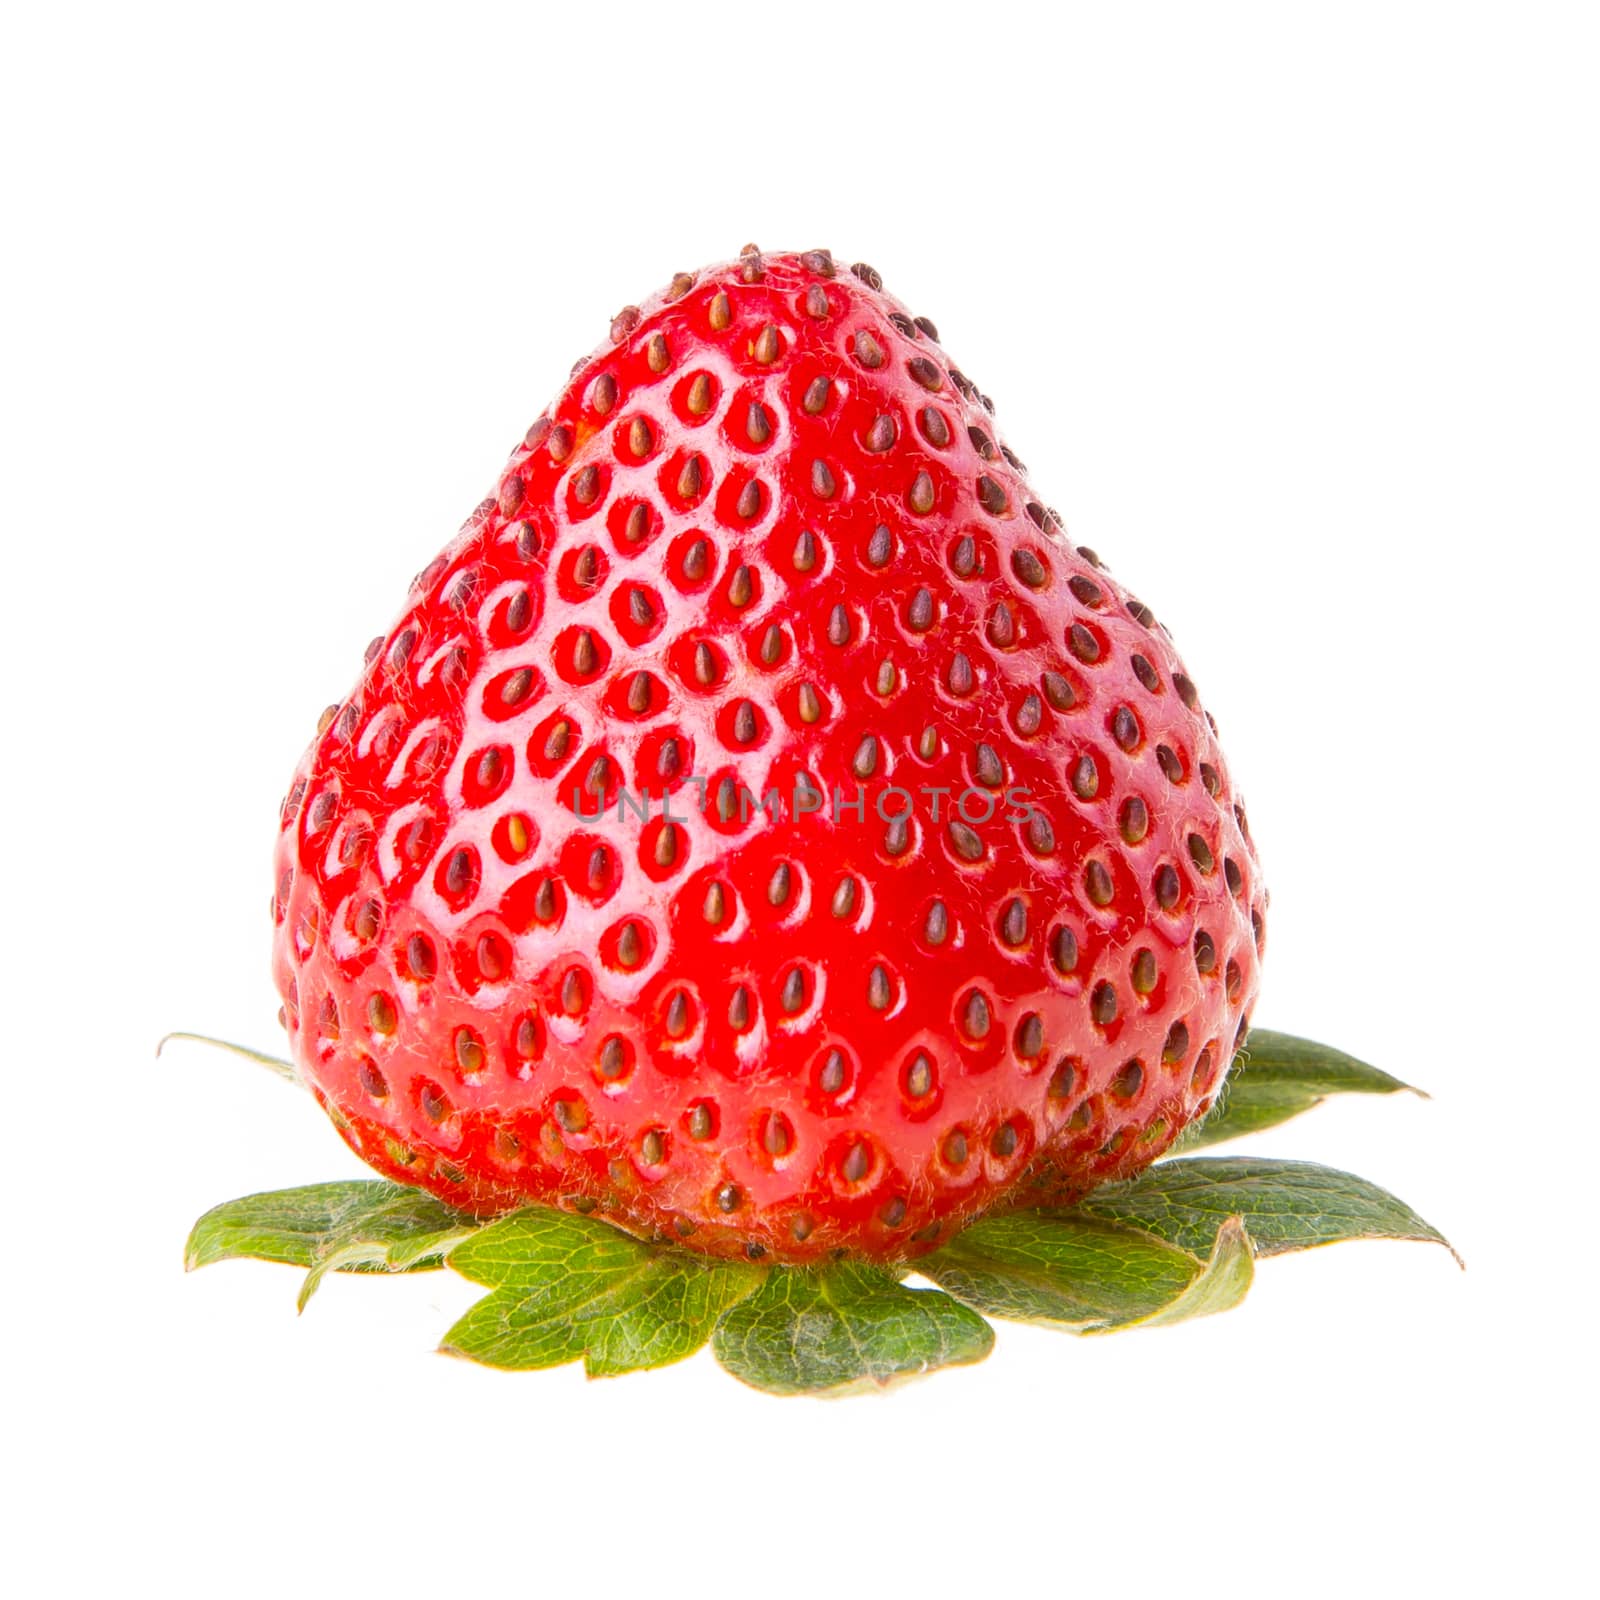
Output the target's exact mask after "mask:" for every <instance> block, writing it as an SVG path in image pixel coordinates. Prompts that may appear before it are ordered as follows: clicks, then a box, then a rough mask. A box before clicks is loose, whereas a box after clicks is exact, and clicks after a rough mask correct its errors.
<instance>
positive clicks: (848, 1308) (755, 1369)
mask: <svg viewBox="0 0 1600 1600" xmlns="http://www.w3.org/2000/svg"><path fill="white" fill-rule="evenodd" d="M993 1345H994V1330H993V1329H992V1328H991V1327H990V1326H989V1324H988V1323H987V1322H985V1321H984V1320H983V1318H982V1317H980V1316H979V1315H978V1314H977V1313H976V1312H975V1311H973V1310H971V1309H969V1308H968V1307H966V1306H964V1305H961V1304H959V1303H958V1302H957V1301H955V1300H952V1299H951V1298H950V1296H949V1295H946V1294H941V1293H940V1292H939V1291H938V1290H936V1289H907V1288H904V1287H902V1286H901V1285H900V1284H898V1283H897V1282H895V1280H894V1278H893V1277H892V1276H891V1275H890V1274H889V1273H886V1272H881V1271H879V1270H877V1269H876V1268H873V1267H868V1266H865V1265H862V1264H861V1263H858V1262H850V1261H840V1262H837V1263H834V1264H833V1265H830V1266H827V1267H823V1268H820V1269H803V1268H799V1267H774V1268H772V1269H771V1270H770V1271H769V1272H768V1274H767V1277H766V1281H765V1282H764V1283H763V1284H762V1285H761V1287H760V1288H759V1289H757V1290H756V1291H755V1293H754V1294H752V1295H751V1296H750V1297H749V1298H748V1299H746V1300H743V1301H741V1302H740V1303H739V1304H738V1305H736V1306H734V1307H733V1309H732V1310H730V1311H729V1312H727V1314H726V1315H725V1316H724V1317H723V1318H722V1320H721V1322H719V1323H718V1324H717V1331H716V1333H715V1335H714V1336H713V1339H712V1345H711V1347H712V1349H713V1351H714V1352H715V1353H716V1357H717V1360H718V1361H720V1362H721V1363H722V1365H723V1366H724V1367H725V1368H726V1369H727V1370H728V1371H729V1372H731V1373H732V1374H733V1375H734V1377H736V1378H738V1379H739V1380H740V1381H741V1382H743V1383H747V1384H749V1385H750V1386H751V1387H752V1388H755V1389H762V1390H765V1391H766V1392H767V1393H768V1394H828V1393H834V1394H838V1393H847V1392H850V1391H853V1390H859V1389H883V1388H887V1387H888V1385H889V1384H891V1383H893V1382H895V1381H896V1380H899V1379H905V1378H908V1377H913V1376H916V1375H917V1374H920V1373H924V1372H931V1371H933V1370H934V1369H935V1368H937V1367H948V1366H959V1365H962V1364H965V1363H967V1362H971V1361H981V1360H983V1358H984V1357H985V1356H986V1355H988V1353H989V1351H990V1350H991V1349H992V1348H993Z"/></svg>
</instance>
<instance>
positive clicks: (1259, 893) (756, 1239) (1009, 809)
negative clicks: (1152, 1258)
mask: <svg viewBox="0 0 1600 1600" xmlns="http://www.w3.org/2000/svg"><path fill="white" fill-rule="evenodd" d="M992 410H993V408H992V406H991V404H990V402H989V400H988V398H987V397H986V396H984V395H983V394H981V393H980V392H979V391H978V390H977V389H976V388H975V387H974V385H973V384H972V383H971V382H970V381H969V380H968V379H967V378H966V377H965V376H964V375H963V374H962V373H961V372H960V370H959V369H958V368H956V367H955V366H954V365H953V364H952V363H951V361H950V359H949V357H948V356H947V355H946V354H945V352H944V349H943V347H942V346H941V344H940V341H939V336H938V333H937V332H936V330H935V328H934V326H933V324H932V323H931V322H929V321H928V320H927V319H926V318H923V317H913V316H912V315H910V313H909V312H908V310H907V309H906V308H905V307H904V306H903V305H902V304H901V303H900V302H899V301H898V300H896V299H895V298H894V297H893V296H892V295H890V294H888V293H887V292H886V291H885V290H884V289H883V286H882V284H881V282H880V280H879V277H878V275H877V273H875V272H874V271H873V270H872V269H871V268H870V267H867V266H865V265H861V264H858V265H856V266H854V267H848V266H845V265H844V264H843V263H837V264H836V263H835V262H834V261H833V259H832V258H831V257H830V256H829V255H828V253H827V252H825V251H811V252H806V253H803V254H788V253H785V254H761V253H759V252H757V251H755V250H754V249H747V250H746V251H745V252H744V254H743V255H741V256H740V257H739V258H738V259H736V260H734V261H731V262H728V263H725V264H722V265H718V266H714V267H710V268H707V269H705V270H703V271H701V272H698V273H680V274H679V275H678V276H677V277H675V278H674V279H673V281H672V283H671V285H670V286H669V287H668V288H667V289H666V290H664V291H663V292H661V293H660V294H657V295H655V296H654V297H652V298H651V299H649V300H648V301H646V302H644V303H643V304H642V305H640V306H638V307H628V308H627V309H625V310H624V311H623V312H622V313H620V314H619V315H618V316H617V317H616V319H615V320H614V321H613V323H612V325H611V329H610V337H609V338H608V339H607V340H606V341H605V343H604V344H603V345H602V346H601V348H600V349H599V350H598V351H596V352H595V353H594V354H593V355H592V356H590V357H589V358H587V359H586V360H584V361H583V362H582V363H581V364H580V365H579V366H578V367H576V368H575V369H574V371H573V375H572V377H571V380H570V381H569V382H568V384H567V386H566V387H565V388H564V389H563V390H562V392H561V394H560V395H559V397H558V398H557V399H556V401H555V402H554V404H553V405H552V406H551V407H550V409H549V410H548V411H547V412H546V414H545V415H544V416H542V417H541V418H539V420H538V421H536V422H535V423H534V425H533V426H532V427H531V428H530V429H529V430H528V433H527V436H526V438H525V439H524V441H523V442H522V443H521V444H520V445H519V446H518V447H517V449H516V450H515V451H514V452H513V454H512V456H511V459H510V461H509V463H508V464H507V466H506V468H505V470H504V471H503V473H502V474H501V477H500V479H499V483H498V485H497V487H496V489H495V492H494V494H493V495H492V496H491V497H490V498H489V499H486V500H485V501H484V502H483V503H482V505H480V506H479V507H478V509H477V510H476V512H475V513H474V514H473V516H472V517H471V519H470V520H469V521H468V522H467V524H466V526H465V527H464V528H463V529H462V531H461V532H460V534H459V535H458V536H457V537H456V539H455V540H454V542H453V543H451V544H450V545H449V546H448V548H447V549H446V550H445V551H444V552H443V554H441V555H440V556H439V557H438V558H437V559H436V560H435V561H434V562H433V563H432V564H431V565H430V566H429V567H428V568H427V570H426V571H425V572H423V573H422V574H421V575H420V576H419V577H418V578H417V580H416V581H415V583H414V584H413V585H412V588H411V591H410V593H409V595H408V596H407V599H406V603H405V607H404V609H403V611H402V612H401V614H400V616H399V618H398V619H397V620H396V622H395V624H394V626H393V628H392V629H391V630H390V631H389V632H388V633H387V634H386V635H385V636H384V637H382V638H380V639H377V640H375V641H374V642H373V644H372V645H371V646H370V648H369V649H368V652H367V656H366V663H365V667H364V670H363V671H362V673H361V676H360V678H359V681H358V682H357V683H356V685H355V687H354V688H353V689H352V691H351V692H350V694H349V696H348V698H346V699H345V700H344V701H342V702H341V703H339V704H338V705H336V706H333V707H331V708H330V709H329V710H328V712H327V713H325V715H324V717H323V720H322V723H321V725H320V728H319V731H318V734H317V736H316V739H315V741H314V742H313V743H312V745H311V747H310V749H309V750H308V751H307V752H306V754H305V756H304V758H303V760H302V762H301V764H300V766H299V769H298V771H297V772H296V775H295V777H294V780H293V783H292V786H291V788H290V791H289V794H288V797H287V799H286V800H285V802H284V805H283V809H282V819H281V829H280V833H279V837H278V843H277V854H276V887H275V893H274V895H273V900H272V914H273V918H274V923H275V937H274V972H275V977H276V981H277V985H278V988H279V991H280V994H281V996H282V999H283V1020H284V1024H285V1026H286V1028H287V1030H288V1034H289V1039H290V1042H291V1047H292V1053H293V1057H294V1061H295V1065H296V1068H297V1070H298V1072H299V1073H300V1075H301V1076H302V1078H303V1079H304V1080H305V1082H306V1083H307V1084H308V1085H309V1086H310V1087H311V1089H312V1090H313V1091H314V1093H315V1094H316V1096H317V1099H318V1100H319V1102H320V1103H321V1104H322V1105H323V1106H324V1108H325V1109H326V1110H327V1112H328V1114H329V1115H330V1116H331V1117H332V1119H333V1121H334V1123H335V1125H336V1126H337V1128H338V1129H339V1131H340V1133H341V1134H342V1135H343V1136H344V1138H345V1139H346V1141H347V1142H348V1143H349V1144H350V1146H351V1147H352V1148H353V1149H354V1150H355V1151H356V1152H357V1154H358V1155H360V1156H361V1157H362V1158H363V1159H364V1160H365V1161H367V1162H368V1163H369V1164H370V1165H371V1166H373V1167H374V1168H376V1169H377V1170H378V1171H380V1172H382V1173H384V1174H386V1175H387V1176H389V1177H392V1178H395V1179H398V1180H401V1181H403V1182H405V1183H410V1184H418V1185H421V1186H423V1187H424V1188H426V1189H428V1190H430V1191H432V1192H433V1193H434V1194H436V1195H438V1196H439V1197H440V1198H442V1199H443V1200H445V1201H447V1202H449V1203H450V1204H451V1205H454V1206H457V1207H460V1208H463V1209H465V1210H468V1211H471V1212H473V1213H476V1214H478V1215H488V1214H492V1213H495V1212H499V1211H504V1210H508V1209H511V1208H515V1207H518V1206H523V1205H529V1204H548V1205H557V1206H561V1207H564V1208H568V1209H574V1210H578V1211H583V1212H592V1213H593V1214H595V1215H596V1216H598V1217H603V1218H606V1219H608V1220H610V1221H612V1222H614V1223H616V1224H617V1225H618V1226H620V1227H623V1228H626V1229H628V1230H630V1231H632V1232H635V1233H638V1234H641V1235H645V1236H648V1237H659V1238H664V1239H670V1240H672V1241H675V1242H678V1243H681V1244H683V1245H685V1246H686V1247H688V1248H691V1249H701V1250H705V1251H708V1252H711V1253H713V1254H720V1255H740V1256H749V1257H751V1258H760V1257H767V1258H769V1259H775V1260H786V1261H808V1260H813V1259H816V1258H819V1257H822V1256H825V1255H829V1254H831V1253H834V1252H837V1251H846V1252H849V1253H850V1254H852V1255H858V1256H862V1257H866V1258H871V1259H879V1260H892V1259H902V1258H908V1257H912V1256H915V1255H917V1254H918V1253H920V1252H922V1251H924V1250H928V1249H931V1248H933V1247H934V1246H936V1245H937V1244H938V1243H940V1242H941V1241H943V1240H945V1239H947V1238H949V1237H950V1235H951V1234H952V1233H954V1232H955V1231H956V1230H957V1229H959V1228H960V1227H961V1226H962V1225H963V1224H964V1223H966V1222H968V1221H970V1220H972V1219H973V1218H974V1217H975V1216H977V1215H978V1214H980V1213H982V1212H984V1211H987V1210H991V1209H993V1208H996V1207H997V1206H1015V1205H1019V1204H1041V1203H1064V1202H1067V1201H1070V1200H1072V1199H1074V1198H1076V1197H1078V1196H1080V1195H1082V1194H1083V1193H1084V1192H1086V1191H1087V1190H1089V1189H1090V1188H1092V1187H1093V1186H1094V1185H1095V1184H1097V1183H1099V1182H1102V1181H1104V1180H1106V1179H1109V1178H1118V1177H1126V1176H1128V1175H1130V1174H1132V1173H1133V1172H1135V1171H1137V1170H1139V1169H1140V1168H1142V1167H1143V1166H1145V1165H1146V1164H1148V1163H1149V1162H1150V1161H1152V1160H1154V1159H1155V1157H1157V1156H1158V1155H1160V1154H1161V1153H1162V1152H1163V1151H1164V1150H1165V1149H1166V1148H1167V1147H1168V1146H1169V1145H1170V1144H1171V1142H1172V1141H1173V1140H1174V1139H1175V1138H1176V1137H1177V1135H1178V1134H1179V1133H1180V1132H1181V1130H1182V1129H1183V1127H1184V1126H1185V1124H1186V1123H1188V1122H1189V1121H1190V1120H1191V1119H1193V1118H1195V1117H1196V1116H1198V1115H1201V1114H1203V1113H1204V1112H1205V1111H1207V1110H1209V1108H1210V1107H1211V1105H1212V1103H1213V1100H1214V1099H1215V1096H1216V1094H1217V1091H1218V1089H1219V1087H1220V1086H1221V1084H1222V1081H1223V1079H1224V1077H1225V1074H1226V1072H1227V1069H1228V1066H1229V1063H1230V1061H1231V1060H1232V1058H1233V1055H1234V1051H1235V1049H1236V1047H1237V1044H1238V1043H1239V1042H1240V1040H1241V1038H1242V1036H1243V1032H1244V1029H1245V1026H1246V1021H1247V1017H1248V1014H1249V1011H1250V1007H1251V1005H1252V1003H1253V1000H1254V997H1255V994H1256V988H1257V981H1258V971H1259V960H1260V953H1261V948H1262V940H1263V932H1264V924H1263V915H1264V909H1265V904H1266V895H1265V892H1264V889H1263V886H1262V882H1261V877H1260V872H1259V869H1258V866H1257V862H1256V858H1255V853H1254V850H1253V847H1252V845H1251V842H1250V836H1249V831H1248V827H1247V825H1246V821H1245V814H1244V810H1243V807H1242V805H1241V803H1240V800H1239V796H1238V794H1237V793H1236V791H1235V789H1234V785H1233V782H1232V779H1231V778H1230V776H1229V772H1228V767H1227V763H1226V762H1225V760H1224V758H1223V755H1222V752H1221V750H1220V748H1219V746H1218V742H1217V736H1216V730H1215V726H1214V724H1213V722H1212V719H1211V717H1210V716H1209V714H1208V713H1207V712H1206V711H1205V710H1204V709H1203V707H1202V705H1201V703H1200V700H1199V698H1198V696H1197V693H1196V690H1195V686H1194V684H1193V682H1192V681H1191V680H1190V678H1189V677H1188V676H1187V674H1186V672H1185V670H1184V667H1183V664H1182V662H1181V661H1180V660H1179V658H1178V655H1177V653H1176V651H1175V650H1174V648H1173V645H1172V641H1171V639H1170V638H1169V636H1168V634H1167V633H1166V631H1165V629H1164V628H1163V627H1162V626H1161V624H1160V623H1159V622H1158V621H1157V620H1156V619H1155V617H1154V616H1153V615H1152V613H1151V611H1150V609H1149V608H1148V607H1147V606H1146V605H1145V604H1144V603H1143V602H1142V601H1141V600H1140V599H1137V598H1135V596H1134V595H1132V594H1130V593H1129V592H1128V591H1127V590H1126V589H1125V588H1123V587H1122V586H1121V585H1120V584H1119V583H1118V582H1117V581H1116V580H1115V579H1114V578H1112V577H1111V576H1110V574H1109V573H1108V572H1107V570H1106V569H1105V567H1104V566H1103V565H1102V563H1101V561H1100V560H1099V558H1098V557H1097V556H1096V555H1095V554H1094V553H1093V552H1092V551H1090V550H1088V549H1075V548H1074V547H1073V545H1072V544H1071V543H1070V542H1069V540H1068V539H1067V537H1066V534H1065V533H1064V531H1063V528H1062V525H1061V522H1060V520H1059V518H1058V516H1057V514H1056V513H1055V512H1054V511H1052V510H1050V509H1047V508H1046V506H1045V504H1044V503H1043V501H1042V500H1041V498H1040V496H1039V495H1038V494H1036V492H1035V491H1034V490H1033V489H1032V488H1031V487H1030V485H1029V482H1028V478H1027V475H1026V472H1025V470H1024V468H1023V465H1022V463H1021V462H1020V461H1019V460H1018V459H1017V457H1016V456H1015V455H1014V454H1013V453H1012V451H1011V450H1010V449H1009V448H1008V447H1007V445H1006V444H1005V443H1004V442H1003V440H1002V438H1001V436H1000V434H999V432H998V431H997V428H996V425H995V421H994V417H993V415H992Z"/></svg>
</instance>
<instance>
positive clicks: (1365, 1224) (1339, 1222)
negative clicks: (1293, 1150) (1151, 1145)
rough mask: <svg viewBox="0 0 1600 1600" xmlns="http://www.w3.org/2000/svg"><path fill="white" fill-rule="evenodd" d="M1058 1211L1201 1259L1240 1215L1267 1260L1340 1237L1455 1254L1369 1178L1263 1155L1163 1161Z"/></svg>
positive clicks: (1437, 1235)
mask: <svg viewBox="0 0 1600 1600" xmlns="http://www.w3.org/2000/svg"><path fill="white" fill-rule="evenodd" d="M1051 1214H1053V1215H1061V1216H1070V1217H1084V1216H1087V1217H1098V1218H1099V1219H1101V1220H1102V1221H1105V1222H1114V1223H1125V1224H1127V1225H1128V1226H1129V1227H1134V1228H1141V1229H1144V1230H1145V1231H1146V1232H1148V1233H1151V1234H1153V1235H1154V1236H1155V1237H1156V1238H1158V1239H1162V1240H1165V1241H1166V1243H1168V1244H1171V1245H1176V1246H1177V1247H1178V1248H1179V1249H1180V1250H1188V1251H1191V1252H1192V1253H1194V1254H1196V1255H1199V1254H1201V1253H1203V1252H1207V1251H1210V1250H1211V1249H1212V1248H1213V1246H1214V1245H1215V1243H1216V1239H1217V1233H1218V1230H1219V1229H1220V1228H1221V1227H1222V1225H1223V1223H1224V1222H1225V1221H1226V1220H1227V1219H1228V1218H1229V1217H1235V1216H1237V1217H1242V1218H1243V1219H1244V1223H1245V1226H1246V1227H1247V1228H1248V1229H1249V1230H1250V1238H1251V1241H1252V1242H1253V1243H1254V1245H1255V1248H1256V1254H1257V1255H1262V1256H1271V1255H1279V1254H1281V1253H1282V1252H1284V1251H1286V1250H1306V1249H1309V1248H1311V1247H1312V1246H1313V1245H1319V1244H1332V1243H1334V1242H1336V1241H1337V1240H1341V1239H1421V1240H1428V1241H1430V1242H1432V1243H1436V1244H1442V1245H1444V1246H1445V1248H1446V1249H1450V1245H1449V1241H1448V1240H1446V1239H1445V1237H1444V1235H1443V1234H1441V1233H1440V1232H1439V1231H1438V1229H1436V1228H1434V1227H1432V1226H1431V1225H1430V1224H1428V1223H1426V1222H1424V1221H1423V1220H1422V1218H1421V1217H1419V1216H1418V1215H1417V1214H1416V1212H1415V1211H1413V1210H1412V1209H1411V1207H1410V1206H1408V1205H1406V1204H1405V1202H1404V1201H1402V1200H1397V1199H1396V1198H1395V1197H1394V1196H1393V1195H1392V1194H1390V1193H1388V1192H1387V1191H1386V1190H1384V1189H1380V1188H1379V1187H1378V1186H1377V1185H1376V1184H1375V1183H1368V1182H1367V1180H1366V1179H1365V1178H1357V1177H1355V1176H1354V1175H1352V1174H1351V1173H1348V1172H1339V1171H1336V1170H1335V1169H1334V1168H1332V1167H1319V1166H1316V1165H1314V1164H1313V1163H1312V1162H1309V1161H1274V1160H1266V1159H1263V1158H1261V1157H1259V1156H1258V1157H1251V1156H1233V1157H1225V1156H1197V1157H1192V1158H1189V1159H1187V1160H1183V1161H1163V1162H1158V1163H1157V1164H1156V1165H1155V1166H1153V1167H1150V1168H1148V1169H1147V1170H1146V1171H1144V1172H1142V1173H1141V1174H1140V1175H1139V1176H1138V1177H1137V1178H1132V1179H1130V1180H1128V1181H1127V1182H1126V1183H1108V1184H1105V1185H1103V1186H1102V1187H1101V1188H1098V1189H1096V1190H1095V1191H1094V1192H1093V1193H1092V1194H1090V1195H1089V1196H1088V1197H1087V1198H1085V1199H1084V1200H1081V1201H1080V1202H1079V1203H1078V1205H1077V1206H1076V1207H1074V1208H1073V1210H1072V1211H1070V1212H1061V1213H1051ZM1451 1253H1452V1254H1454V1251H1451ZM1457 1259H1458V1260H1459V1259H1460V1258H1459V1257H1457Z"/></svg>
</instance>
